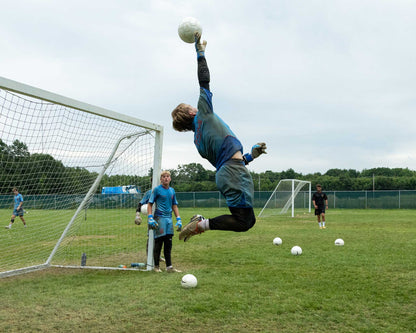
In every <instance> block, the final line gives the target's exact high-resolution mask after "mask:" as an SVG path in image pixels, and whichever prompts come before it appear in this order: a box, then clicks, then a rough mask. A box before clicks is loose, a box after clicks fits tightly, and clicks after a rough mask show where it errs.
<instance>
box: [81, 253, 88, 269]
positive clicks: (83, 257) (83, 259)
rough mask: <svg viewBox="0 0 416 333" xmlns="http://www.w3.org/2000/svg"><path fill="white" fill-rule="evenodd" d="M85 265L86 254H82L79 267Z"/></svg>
mask: <svg viewBox="0 0 416 333" xmlns="http://www.w3.org/2000/svg"><path fill="white" fill-rule="evenodd" d="M86 264H87V254H86V253H85V252H84V253H83V254H82V257H81V266H85V265H86Z"/></svg>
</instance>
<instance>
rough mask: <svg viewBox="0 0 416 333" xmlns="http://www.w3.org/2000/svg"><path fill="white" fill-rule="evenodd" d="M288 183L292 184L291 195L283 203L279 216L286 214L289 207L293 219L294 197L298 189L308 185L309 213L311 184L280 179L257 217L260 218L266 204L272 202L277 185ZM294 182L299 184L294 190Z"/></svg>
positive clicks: (298, 180)
mask: <svg viewBox="0 0 416 333" xmlns="http://www.w3.org/2000/svg"><path fill="white" fill-rule="evenodd" d="M289 181H290V182H291V183H292V186H291V192H292V193H291V195H290V197H289V199H288V200H287V202H286V203H285V205H284V206H283V208H282V210H281V212H280V213H279V214H282V213H285V212H287V210H288V208H289V207H291V208H292V212H291V217H295V198H296V195H297V194H298V193H299V191H300V189H301V188H302V187H303V186H305V185H306V184H308V185H309V189H308V192H309V193H308V194H309V195H308V197H309V198H308V202H309V204H308V207H309V208H308V212H309V213H310V212H311V205H312V203H311V200H312V184H311V182H310V181H308V180H300V179H281V180H280V181H279V183H278V184H277V185H276V187H275V189H274V190H273V192H272V194H271V195H270V197H269V199H268V200H267V201H266V203H265V205H264V207H263V209H262V210H261V211H260V213H259V215H258V216H259V217H261V216H262V214H263V211H264V210H265V209H266V207H267V205H268V203H269V202H270V200H272V198H273V196H274V194H275V193H276V191H277V189H278V188H279V185H280V184H281V183H282V182H289ZM295 182H299V185H298V186H297V187H296V188H295Z"/></svg>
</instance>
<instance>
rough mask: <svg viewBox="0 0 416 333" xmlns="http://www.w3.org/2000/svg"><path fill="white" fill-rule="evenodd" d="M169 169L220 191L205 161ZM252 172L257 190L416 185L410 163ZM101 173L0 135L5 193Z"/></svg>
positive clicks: (106, 180) (191, 183)
mask: <svg viewBox="0 0 416 333" xmlns="http://www.w3.org/2000/svg"><path fill="white" fill-rule="evenodd" d="M169 171H170V172H171V174H172V183H171V185H172V186H173V187H174V188H175V190H176V192H204V191H217V186H216V184H215V171H213V170H206V169H205V168H204V167H203V166H202V165H201V164H199V163H190V164H185V165H178V167H177V168H176V169H170V170H169ZM151 174H152V170H149V173H148V174H147V175H145V176H137V175H111V176H109V175H104V177H103V178H102V180H101V183H100V185H99V186H98V188H97V193H100V192H101V188H102V187H104V186H120V185H137V184H149V183H150V178H151ZM251 175H252V177H253V181H254V189H255V190H256V191H273V190H274V188H275V187H276V185H277V184H278V182H279V181H280V180H281V179H294V178H295V179H300V180H308V181H311V182H312V186H313V187H314V186H315V185H316V184H318V183H319V184H321V185H322V187H323V188H324V190H326V191H364V190H416V171H413V170H409V169H408V168H384V167H380V168H372V169H365V170H362V171H357V170H353V169H330V170H328V171H327V172H325V173H324V174H321V173H319V172H316V173H310V174H305V175H304V174H301V173H298V172H296V171H295V170H293V169H288V170H285V171H280V172H276V171H271V170H268V171H265V172H261V173H256V172H251ZM96 178H97V173H96V172H90V171H89V170H87V169H86V168H81V167H68V166H65V165H64V164H63V163H62V162H61V161H58V160H56V159H55V158H54V157H53V156H51V155H48V154H39V153H34V154H30V152H29V150H28V147H27V145H26V144H25V143H23V142H21V141H19V140H15V141H14V142H13V143H12V144H10V145H7V144H6V143H4V142H3V141H2V140H1V139H0V194H10V192H11V187H14V186H16V187H18V188H21V190H22V191H24V193H25V194H68V193H74V189H79V191H80V192H85V187H86V186H88V185H87V184H92V183H93V182H94V180H95V179H96ZM29 180H30V181H29Z"/></svg>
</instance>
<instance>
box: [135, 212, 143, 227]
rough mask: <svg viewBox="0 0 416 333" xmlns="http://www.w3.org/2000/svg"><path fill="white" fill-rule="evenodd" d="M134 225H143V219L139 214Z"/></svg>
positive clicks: (137, 213)
mask: <svg viewBox="0 0 416 333" xmlns="http://www.w3.org/2000/svg"><path fill="white" fill-rule="evenodd" d="M134 223H136V224H137V225H140V224H141V223H142V217H141V216H140V213H139V212H136V218H135V220H134Z"/></svg>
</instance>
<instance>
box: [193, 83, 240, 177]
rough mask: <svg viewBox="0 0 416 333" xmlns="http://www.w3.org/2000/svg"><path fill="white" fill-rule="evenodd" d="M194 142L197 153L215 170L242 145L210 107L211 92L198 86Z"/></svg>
mask: <svg viewBox="0 0 416 333" xmlns="http://www.w3.org/2000/svg"><path fill="white" fill-rule="evenodd" d="M193 126H194V128H193V130H194V143H195V146H196V148H197V150H198V152H199V154H200V155H201V156H202V157H203V158H205V159H207V160H208V161H209V162H210V163H211V164H212V165H213V166H214V167H215V168H216V169H217V170H218V169H220V168H221V166H222V165H223V164H224V163H225V162H227V161H228V160H229V159H230V158H231V157H232V156H233V155H234V154H235V153H236V152H238V151H241V153H243V146H242V145H241V142H240V141H239V140H238V139H237V138H236V136H235V135H234V133H233V131H232V130H231V129H230V127H229V126H228V125H227V124H226V123H225V122H224V121H223V120H222V119H221V118H220V117H218V116H217V115H216V114H215V113H214V111H213V107H212V93H211V92H210V91H209V90H207V89H205V88H200V95H199V101H198V112H197V114H196V116H195V118H194V122H193Z"/></svg>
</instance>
